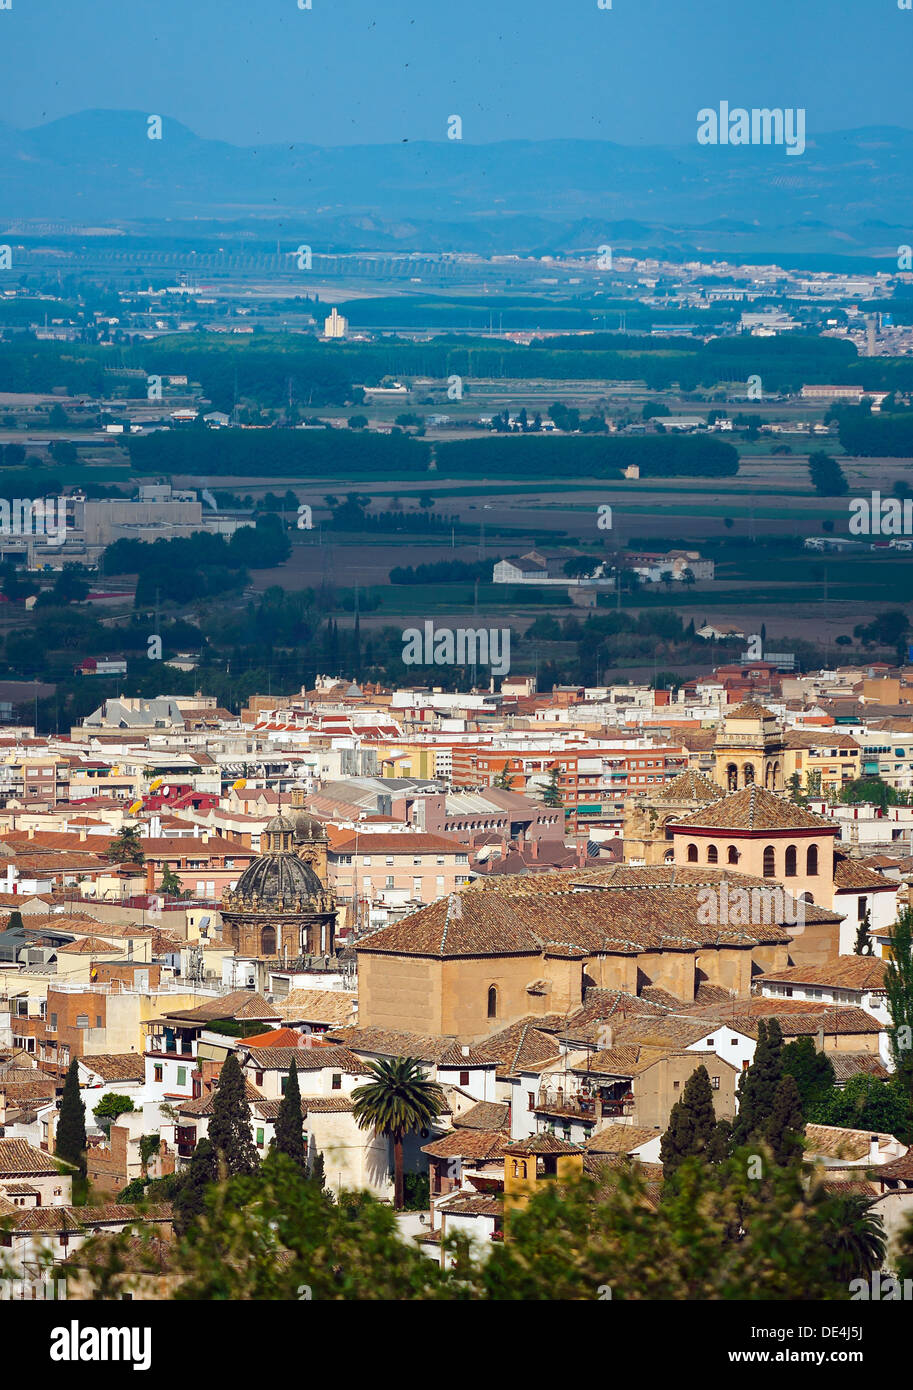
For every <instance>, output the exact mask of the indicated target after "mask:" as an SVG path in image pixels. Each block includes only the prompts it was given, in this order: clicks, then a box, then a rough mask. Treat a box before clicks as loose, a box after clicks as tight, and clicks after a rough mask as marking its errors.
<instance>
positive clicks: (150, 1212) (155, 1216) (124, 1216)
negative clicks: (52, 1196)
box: [67, 1202, 172, 1227]
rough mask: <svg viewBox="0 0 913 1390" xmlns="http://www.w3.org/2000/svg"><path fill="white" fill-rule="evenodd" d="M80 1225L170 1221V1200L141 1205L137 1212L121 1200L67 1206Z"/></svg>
mask: <svg viewBox="0 0 913 1390" xmlns="http://www.w3.org/2000/svg"><path fill="white" fill-rule="evenodd" d="M67 1210H68V1211H72V1213H73V1215H74V1216H75V1217H76V1219H77V1220H78V1221H79V1222H80V1224H81V1225H83V1226H87V1227H92V1226H110V1225H114V1224H120V1223H123V1222H131V1221H137V1220H139V1221H170V1220H171V1217H172V1209H171V1203H170V1202H159V1203H154V1204H152V1205H151V1206H146V1207H143V1210H142V1213H139V1212H138V1211H137V1209H136V1207H133V1206H128V1205H127V1204H126V1203H121V1202H106V1203H105V1204H104V1205H102V1206H96V1207H68V1208H67Z"/></svg>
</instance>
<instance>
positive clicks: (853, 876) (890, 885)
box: [834, 854, 898, 893]
mask: <svg viewBox="0 0 913 1390" xmlns="http://www.w3.org/2000/svg"><path fill="white" fill-rule="evenodd" d="M897 887H898V885H897V882H896V880H894V879H890V878H885V876H884V874H879V873H877V872H876V870H875V869H867V868H866V866H865V865H864V864H863V863H861V862H860V861H859V860H858V859H851V858H850V857H849V855H846V854H835V855H834V888H835V890H836V891H837V892H838V893H841V892H843V893H859V892H863V891H865V892H867V893H879V892H880V893H885V892H887V893H896V892H897Z"/></svg>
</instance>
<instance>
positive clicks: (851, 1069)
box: [828, 1052, 890, 1085]
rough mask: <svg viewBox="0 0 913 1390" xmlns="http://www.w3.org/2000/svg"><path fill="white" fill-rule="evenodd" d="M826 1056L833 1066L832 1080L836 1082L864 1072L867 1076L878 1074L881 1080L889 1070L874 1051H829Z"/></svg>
mask: <svg viewBox="0 0 913 1390" xmlns="http://www.w3.org/2000/svg"><path fill="white" fill-rule="evenodd" d="M828 1056H829V1057H830V1059H831V1062H832V1064H833V1067H834V1080H835V1081H836V1082H837V1083H838V1085H839V1083H840V1082H841V1081H849V1079H850V1077H851V1076H858V1075H859V1073H860V1072H865V1074H866V1075H867V1076H878V1077H880V1078H881V1080H882V1081H884V1080H886V1079H887V1077H888V1076H890V1072H889V1071H888V1069H887V1067H886V1066H885V1064H884V1062H882V1060H881V1058H880V1057H878V1056H877V1055H876V1054H875V1053H874V1052H830V1053H828Z"/></svg>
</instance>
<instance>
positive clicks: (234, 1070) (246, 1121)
mask: <svg viewBox="0 0 913 1390" xmlns="http://www.w3.org/2000/svg"><path fill="white" fill-rule="evenodd" d="M209 1139H210V1142H211V1144H212V1147H213V1148H214V1149H215V1151H216V1154H217V1156H218V1159H219V1161H220V1162H221V1163H224V1164H225V1167H226V1169H227V1170H228V1176H229V1177H232V1178H233V1177H236V1176H237V1175H238V1174H241V1173H255V1172H256V1170H257V1168H258V1167H259V1164H260V1160H259V1157H258V1155H257V1149H256V1146H255V1145H254V1137H253V1135H252V1133H251V1128H250V1107H249V1106H248V1103H247V1097H246V1096H245V1094H244V1074H243V1072H242V1071H241V1065H240V1063H239V1061H238V1058H237V1055H236V1054H235V1053H234V1052H230V1053H229V1055H228V1057H227V1058H226V1059H225V1062H224V1063H223V1065H222V1070H221V1072H220V1074H219V1085H218V1089H217V1090H216V1094H215V1100H214V1101H213V1107H212V1119H211V1120H210V1122H209Z"/></svg>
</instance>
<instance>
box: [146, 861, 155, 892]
mask: <svg viewBox="0 0 913 1390" xmlns="http://www.w3.org/2000/svg"><path fill="white" fill-rule="evenodd" d="M146 892H147V893H154V892H155V865H154V864H153V862H152V860H151V859H147V860H146Z"/></svg>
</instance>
